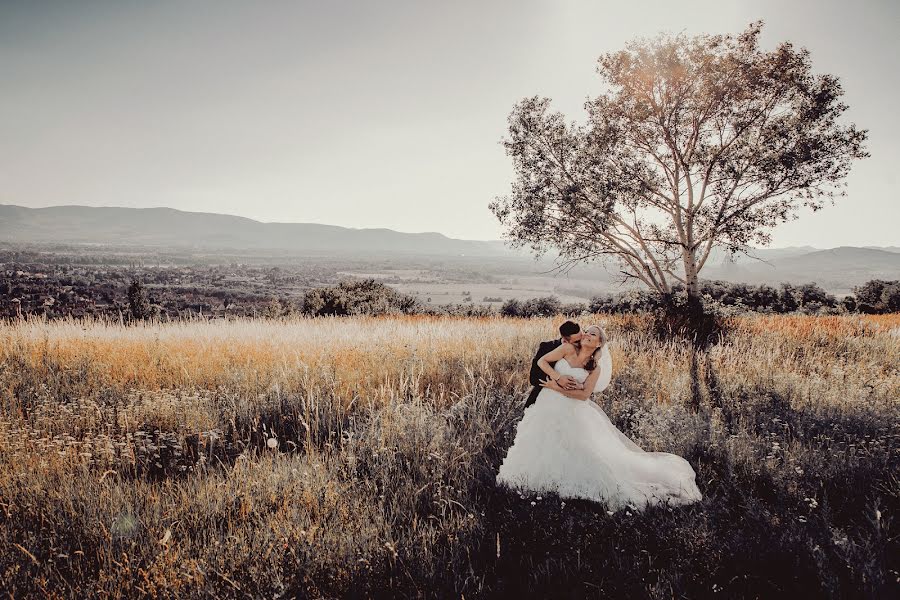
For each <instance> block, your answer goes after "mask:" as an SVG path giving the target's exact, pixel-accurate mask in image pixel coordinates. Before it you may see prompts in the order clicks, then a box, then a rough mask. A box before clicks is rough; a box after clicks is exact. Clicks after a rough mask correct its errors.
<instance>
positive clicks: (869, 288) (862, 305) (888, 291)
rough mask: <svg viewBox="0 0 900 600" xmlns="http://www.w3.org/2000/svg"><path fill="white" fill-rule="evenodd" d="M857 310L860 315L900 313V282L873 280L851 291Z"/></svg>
mask: <svg viewBox="0 0 900 600" xmlns="http://www.w3.org/2000/svg"><path fill="white" fill-rule="evenodd" d="M853 293H854V294H855V295H856V305H857V310H859V312H861V313H868V314H881V313H889V312H898V311H900V281H885V280H882V279H873V280H871V281H869V282H866V284H865V285H862V286H860V287H858V288H854V289H853Z"/></svg>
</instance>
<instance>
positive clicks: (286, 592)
mask: <svg viewBox="0 0 900 600" xmlns="http://www.w3.org/2000/svg"><path fill="white" fill-rule="evenodd" d="M561 320H562V318H556V319H534V320H517V319H503V318H485V319H466V318H436V317H391V318H370V317H354V318H336V319H335V318H318V319H304V318H298V319H293V320H283V321H274V320H273V321H265V320H236V321H227V322H226V321H216V322H181V323H167V324H143V325H137V326H128V327H126V326H122V325H120V324H117V323H110V322H77V321H56V322H42V321H30V322H16V323H11V324H6V325H0V532H2V534H3V540H4V541H3V546H2V548H0V589H4V590H8V591H9V592H10V594H12V595H21V596H25V595H36V596H47V597H134V596H153V597H158V596H165V597H184V596H207V595H213V596H235V597H247V596H248V595H249V596H250V597H273V596H278V595H282V596H284V597H291V596H299V597H334V596H346V595H356V596H362V597H365V596H370V595H384V594H392V595H393V594H398V595H404V596H406V595H424V596H435V597H446V596H456V597H459V595H460V594H463V595H465V597H467V598H471V597H477V596H491V595H495V594H507V593H521V592H523V591H527V590H531V591H533V592H534V593H535V594H537V595H547V594H548V593H551V595H552V594H553V593H556V592H558V591H559V590H560V589H564V590H566V592H565V593H564V594H562V595H570V596H572V597H580V596H582V595H586V594H588V593H590V592H592V591H593V592H596V589H595V588H596V587H597V586H600V587H601V589H602V590H604V591H605V592H606V593H612V594H626V595H632V596H633V595H647V596H660V597H662V596H668V595H670V593H671V592H672V591H673V590H675V591H677V592H678V593H680V594H683V595H687V596H702V595H706V594H707V593H709V592H710V590H711V589H712V587H711V586H712V585H716V586H718V588H717V589H725V588H724V587H723V586H731V587H728V588H727V589H728V590H729V591H730V592H731V594H730V595H733V596H746V597H754V596H760V595H762V596H771V597H775V596H777V595H781V594H790V593H794V592H795V591H797V590H798V588H799V587H802V586H809V585H810V584H811V582H812V583H814V584H815V585H817V586H818V587H816V588H815V590H813V592H812V595H818V596H822V595H824V596H829V595H831V596H843V595H847V594H848V593H849V592H850V591H854V594H853V595H861V596H866V595H868V596H877V595H879V594H881V593H883V592H884V591H886V590H888V589H891V587H892V586H895V585H896V583H897V578H898V577H900V576H898V575H897V573H896V569H897V566H896V565H897V559H896V557H893V558H892V556H891V555H892V554H893V550H896V549H897V543H896V533H895V531H896V530H895V529H891V527H892V526H891V525H890V521H891V519H894V518H896V514H895V511H896V507H897V499H898V495H900V485H898V480H897V477H896V472H895V471H896V467H897V466H898V464H897V463H898V461H897V447H898V444H897V441H898V435H900V430H898V424H897V423H898V415H900V405H898V398H900V372H898V365H900V315H887V316H871V317H869V316H866V317H858V316H846V317H811V316H771V317H769V316H766V317H763V316H753V317H740V318H733V319H732V320H731V321H730V323H729V328H730V331H731V332H730V334H729V335H728V337H727V339H726V340H725V341H724V342H723V343H722V344H718V345H715V346H713V347H712V348H711V349H710V350H709V351H708V352H699V353H696V352H694V351H693V350H692V349H691V347H690V346H689V345H687V344H683V343H678V342H675V341H670V342H660V341H658V340H656V339H655V338H654V337H653V336H652V335H651V334H650V327H649V324H648V322H647V320H646V319H645V318H643V317H640V316H634V315H623V316H597V317H596V318H589V319H583V321H584V322H588V321H602V322H603V323H604V324H605V325H606V327H607V330H608V331H609V333H610V337H611V340H612V351H613V356H614V365H615V366H614V379H613V385H612V386H611V387H610V389H609V390H608V392H607V393H606V394H604V397H603V398H601V399H600V404H601V406H603V407H604V409H605V410H607V412H608V413H609V414H610V417H611V418H612V419H613V420H614V422H616V423H617V425H618V426H620V427H621V428H623V429H624V430H625V431H626V432H627V433H628V434H629V435H631V436H632V437H633V438H634V439H635V440H636V441H638V442H639V443H640V444H642V445H643V446H644V447H645V448H646V449H648V450H666V451H672V452H678V453H681V454H683V455H684V456H686V457H687V458H688V459H689V460H690V461H691V462H692V464H694V466H695V468H696V470H697V473H698V483H699V484H700V487H701V490H703V491H704V494H705V496H706V498H705V500H704V502H703V503H702V504H700V505H698V506H695V507H691V508H689V509H685V510H681V511H675V512H666V511H665V509H663V510H662V511H648V512H647V513H646V514H645V515H642V516H640V517H639V518H638V517H634V519H638V520H634V519H632V520H628V519H627V518H625V517H621V516H619V515H616V516H613V517H609V516H608V515H606V512H605V510H603V507H600V506H598V505H595V504H592V503H577V502H576V503H571V502H570V503H568V505H567V506H564V505H563V504H562V503H561V502H559V500H558V499H549V498H548V499H546V500H545V501H544V505H543V506H544V508H541V507H540V506H538V507H537V508H531V506H530V502H531V499H526V500H520V499H519V497H518V496H517V495H515V494H510V493H508V492H506V491H504V490H498V489H496V488H495V487H494V486H493V473H494V472H495V471H496V467H497V466H498V464H499V461H500V460H502V457H503V455H504V454H505V450H506V448H507V447H508V445H509V443H510V442H511V439H512V436H513V435H514V432H515V423H516V422H517V420H518V419H519V418H520V417H521V410H522V407H521V405H522V401H523V400H524V393H525V391H526V389H527V368H528V363H529V361H530V358H531V354H532V352H533V350H534V347H535V346H536V344H537V342H538V341H540V340H542V339H547V338H550V337H552V336H553V333H554V331H555V328H556V326H557V325H558V323H559V322H560V321H561ZM270 445H271V446H273V447H274V448H273V447H270ZM876 510H877V511H879V512H878V513H877V515H879V516H877V518H876V517H875V516H874V515H876V512H875V511H876ZM541 511H543V512H541ZM573 519H574V521H573ZM573 523H580V525H578V526H577V527H576V529H572V527H573ZM813 524H815V527H813ZM773 536H774V537H773ZM498 544H499V546H498ZM501 547H502V550H503V551H502V552H500V550H499V549H498V548H501ZM548 548H549V549H548ZM544 550H546V552H544ZM740 553H750V554H751V555H752V554H754V553H755V554H759V555H760V556H770V557H772V558H771V560H772V564H770V565H769V566H768V567H766V566H765V565H757V564H756V563H752V562H751V564H750V566H747V567H746V568H744V571H741V569H742V568H743V567H740V566H739V565H740V563H739V562H735V560H736V559H734V558H733V557H734V556H736V555H738V554H740ZM648 556H652V557H653V559H652V560H650V563H648V562H647V560H648V559H647V557H648ZM588 557H590V560H586V559H587V558H588ZM792 557H793V558H792ZM798 557H799V558H798ZM798 560H799V561H800V562H799V563H798V562H797V561H798ZM629 561H630V562H629ZM791 561H793V562H791ZM781 563H785V564H787V563H790V564H791V571H790V572H787V571H785V572H781V571H779V569H780V568H784V569H786V568H787V567H786V566H779V565H781ZM635 565H643V566H635ZM653 565H655V566H653ZM773 565H774V566H773ZM516 569H519V570H520V571H521V570H523V569H524V573H525V575H522V573H520V574H519V576H518V578H517V577H516V576H515V575H513V573H515V572H516ZM767 569H768V575H767V574H765V571H766V570H767ZM773 569H774V570H773ZM790 573H793V575H791V574H790ZM610 578H612V581H613V583H610V581H611V579H610ZM561 581H562V582H566V585H570V586H574V587H572V588H571V591H570V590H569V588H566V587H563V588H559V587H558V586H559V585H560V582H561ZM585 582H587V583H585ZM773 582H774V583H773ZM770 583H771V587H767V586H769V584H770ZM587 584H590V585H587ZM591 586H594V587H591ZM604 586H605V587H604ZM742 586H743V587H742ZM542 590H543V591H542ZM772 590H778V593H772V594H769V593H766V592H767V591H769V592H771V591H772Z"/></svg>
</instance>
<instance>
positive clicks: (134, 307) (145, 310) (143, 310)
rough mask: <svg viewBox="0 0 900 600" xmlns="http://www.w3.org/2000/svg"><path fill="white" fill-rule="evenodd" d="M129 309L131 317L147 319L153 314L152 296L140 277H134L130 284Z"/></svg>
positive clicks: (128, 293) (128, 294)
mask: <svg viewBox="0 0 900 600" xmlns="http://www.w3.org/2000/svg"><path fill="white" fill-rule="evenodd" d="M127 296H128V309H129V310H130V312H131V318H132V319H135V320H142V319H147V318H149V317H150V316H151V314H152V313H151V308H150V298H149V297H148V296H147V290H146V288H144V284H143V283H141V281H140V280H139V279H132V280H131V283H130V284H129V286H128V292H127Z"/></svg>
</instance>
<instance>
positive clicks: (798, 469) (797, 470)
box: [794, 467, 803, 475]
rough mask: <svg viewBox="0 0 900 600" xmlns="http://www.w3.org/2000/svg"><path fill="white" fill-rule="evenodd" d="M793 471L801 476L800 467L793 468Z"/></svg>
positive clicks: (801, 470)
mask: <svg viewBox="0 0 900 600" xmlns="http://www.w3.org/2000/svg"><path fill="white" fill-rule="evenodd" d="M794 471H796V472H797V475H803V469H801V468H800V467H795V468H794Z"/></svg>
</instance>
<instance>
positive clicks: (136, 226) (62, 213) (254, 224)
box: [0, 204, 510, 256]
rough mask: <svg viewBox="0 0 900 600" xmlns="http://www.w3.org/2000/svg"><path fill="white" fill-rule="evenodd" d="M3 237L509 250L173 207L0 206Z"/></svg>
mask: <svg viewBox="0 0 900 600" xmlns="http://www.w3.org/2000/svg"><path fill="white" fill-rule="evenodd" d="M0 240H6V241H10V242H20V243H28V242H30V243H41V242H72V243H89V244H115V245H122V244H126V245H146V246H177V247H186V248H206V249H215V248H220V249H240V250H287V251H295V252H314V253H323V252H328V253H340V254H354V255H359V254H361V253H372V252H378V253H403V254H418V255H450V256H459V255H484V256H493V255H498V254H507V253H509V252H510V251H509V250H508V249H506V248H505V247H504V245H503V243H502V242H499V241H497V242H485V241H470V240H457V239H453V238H448V237H447V236H445V235H442V234H440V233H401V232H399V231H393V230H391V229H350V228H347V227H337V226H334V225H319V224H316V223H262V222H260V221H254V220H253V219H247V218H244V217H236V216H233V215H222V214H216V213H198V212H185V211H181V210H175V209H172V208H118V207H116V208H112V207H91V206H52V207H48V208H26V207H23V206H15V205H9V204H0Z"/></svg>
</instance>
